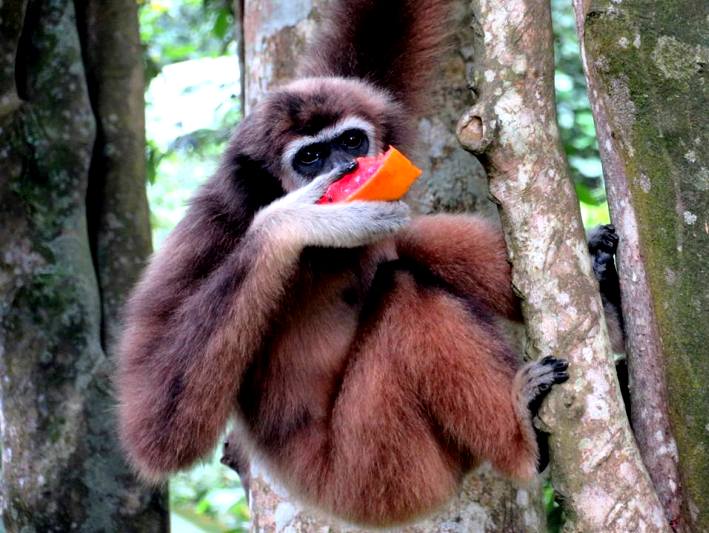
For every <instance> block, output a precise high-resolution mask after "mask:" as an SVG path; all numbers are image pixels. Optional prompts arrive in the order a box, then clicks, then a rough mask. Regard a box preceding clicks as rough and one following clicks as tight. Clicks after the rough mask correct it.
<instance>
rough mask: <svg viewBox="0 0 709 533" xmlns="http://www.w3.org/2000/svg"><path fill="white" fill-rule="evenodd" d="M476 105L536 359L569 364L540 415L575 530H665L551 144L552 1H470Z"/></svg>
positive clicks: (564, 176) (555, 142)
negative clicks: (475, 29) (476, 55)
mask: <svg viewBox="0 0 709 533" xmlns="http://www.w3.org/2000/svg"><path fill="white" fill-rule="evenodd" d="M474 5H475V6H476V9H477V10H478V14H479V20H480V26H481V33H482V35H483V41H484V59H483V66H482V68H481V70H480V72H481V75H480V76H478V77H477V80H478V83H479V87H478V93H479V94H480V100H479V101H478V102H477V103H476V105H475V106H474V107H473V108H472V109H471V110H470V111H469V112H468V113H467V114H466V115H465V116H464V117H463V118H462V119H461V122H460V125H459V138H460V139H461V142H462V143H463V144H464V145H465V146H467V147H468V148H470V149H471V150H472V151H474V152H475V153H478V154H480V155H481V156H482V157H483V158H484V164H485V167H486V170H487V171H488V176H489V178H490V188H491V192H492V194H493V195H494V197H495V198H496V199H497V201H498V202H499V203H500V213H501V218H502V222H503V227H504V229H505V234H506V237H507V243H508V248H509V252H510V257H511V259H512V263H513V283H514V286H515V288H516V290H517V291H518V293H519V295H520V296H521V298H522V302H523V313H524V316H525V321H526V324H527V334H528V339H529V343H528V351H529V355H530V356H531V357H534V358H537V357H539V356H542V355H544V356H545V355H557V356H561V357H565V358H568V360H569V362H570V367H569V372H570V374H571V379H570V380H569V381H568V382H567V383H566V384H564V385H562V386H557V387H556V388H555V389H554V390H553V391H552V393H551V394H550V397H549V399H548V401H547V402H546V404H545V405H544V407H543V409H542V413H541V416H540V418H541V420H542V423H543V424H544V425H545V426H546V427H547V428H548V429H549V430H550V431H551V433H552V434H551V436H550V452H551V456H552V481H553V483H554V487H555V488H556V489H557V490H558V491H559V493H560V494H561V496H562V498H563V503H564V511H565V514H566V528H567V530H570V531H619V532H620V531H622V532H626V531H646V530H647V531H664V530H667V529H668V526H667V523H666V521H665V519H664V516H663V513H662V507H661V505H660V502H659V501H658V498H657V495H656V494H655V492H654V490H653V487H652V484H651V482H650V479H649V477H648V474H647V472H646V471H645V469H644V467H643V464H642V461H641V460H640V456H639V454H638V451H637V448H636V447H635V443H634V439H633V435H632V433H631V431H630V427H629V425H628V422H627V418H626V416H625V411H624V408H623V402H622V399H621V395H620V391H619V387H618V384H617V380H616V376H615V372H614V368H613V366H612V363H611V359H610V353H609V352H610V346H609V340H608V334H607V331H606V326H605V323H604V321H603V318H602V306H601V302H600V299H599V295H598V285H597V283H596V281H595V279H593V276H592V275H591V269H590V259H589V257H588V253H587V249H586V243H585V239H584V234H583V228H582V225H581V218H580V213H579V207H578V200H577V198H576V195H575V193H574V189H573V185H572V183H571V180H570V178H569V173H568V169H567V166H566V162H565V160H564V156H563V152H562V150H561V147H560V143H559V138H558V128H557V124H556V113H555V105H554V84H553V80H554V67H553V48H552V31H551V17H550V11H549V2H548V0H500V1H495V2H493V1H492V0H477V1H475V2H474Z"/></svg>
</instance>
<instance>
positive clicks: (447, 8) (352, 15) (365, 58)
mask: <svg viewBox="0 0 709 533" xmlns="http://www.w3.org/2000/svg"><path fill="white" fill-rule="evenodd" d="M450 4H451V2H450V0H334V1H333V2H332V3H331V4H330V5H329V6H328V7H327V8H326V11H325V13H324V15H323V20H322V21H321V23H320V26H319V29H318V30H317V31H316V35H315V38H314V39H313V41H312V43H311V46H310V48H309V49H308V52H307V53H306V55H305V57H304V59H303V62H302V63H301V68H300V74H302V75H304V76H341V77H346V78H352V77H353V78H360V79H363V80H365V81H368V82H370V83H372V84H373V85H375V86H376V87H379V88H380V89H384V90H385V91H388V92H389V93H390V94H391V95H392V96H393V97H394V98H396V99H397V100H398V101H399V102H401V103H402V104H404V106H406V108H407V111H409V112H412V113H414V114H419V113H420V112H421V110H422V109H421V107H422V105H423V102H422V98H423V97H424V96H425V95H426V92H427V88H428V82H429V80H430V79H431V77H432V76H433V75H434V74H435V72H436V66H437V64H438V63H439V60H440V57H441V55H442V54H443V53H445V50H446V49H447V47H448V46H449V44H450V37H451V26H452V25H451V23H450V21H451V5H450Z"/></svg>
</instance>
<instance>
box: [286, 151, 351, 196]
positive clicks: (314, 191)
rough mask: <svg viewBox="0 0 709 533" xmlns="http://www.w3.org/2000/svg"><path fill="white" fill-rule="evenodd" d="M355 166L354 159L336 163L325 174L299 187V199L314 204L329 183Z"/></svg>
mask: <svg viewBox="0 0 709 533" xmlns="http://www.w3.org/2000/svg"><path fill="white" fill-rule="evenodd" d="M356 168H357V161H354V160H352V161H348V162H347V163H343V164H341V165H337V166H336V167H335V168H333V169H332V170H331V171H329V172H328V173H327V174H321V175H320V176H318V177H317V178H315V179H314V180H313V181H311V182H310V183H309V184H308V185H306V186H305V187H303V188H301V189H299V190H298V191H297V192H301V191H302V193H301V196H300V198H299V199H300V200H301V201H303V202H305V203H309V204H314V203H315V202H317V201H318V200H319V199H320V198H321V197H322V195H323V194H325V191H327V188H328V187H329V186H330V185H332V184H333V183H335V182H336V181H337V180H339V179H340V178H342V176H344V175H345V174H349V173H350V172H352V171H353V170H354V169H356Z"/></svg>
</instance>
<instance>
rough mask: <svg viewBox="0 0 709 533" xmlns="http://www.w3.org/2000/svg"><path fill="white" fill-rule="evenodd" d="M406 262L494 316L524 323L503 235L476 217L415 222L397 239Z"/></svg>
mask: <svg viewBox="0 0 709 533" xmlns="http://www.w3.org/2000/svg"><path fill="white" fill-rule="evenodd" d="M396 242H397V251H398V253H399V256H400V257H401V258H402V259H403V260H409V261H412V262H414V263H416V264H419V265H422V266H423V267H425V268H426V269H428V270H430V272H431V273H432V274H433V275H434V276H435V277H437V278H439V279H440V280H442V281H443V282H444V283H446V284H447V285H449V286H450V287H451V288H452V289H453V290H454V291H455V292H457V293H459V294H461V295H472V296H474V297H475V299H476V300H478V301H480V302H481V303H482V304H484V305H485V306H486V307H487V308H488V309H490V310H491V311H492V312H494V313H498V314H501V315H502V316H504V317H506V318H509V319H511V320H518V321H520V320H521V319H522V316H521V312H520V305H519V300H518V299H517V297H516V296H515V294H514V293H513V292H512V274H511V267H510V264H509V261H508V260H507V249H506V248H505V240H504V238H503V236H502V232H501V231H500V230H499V229H498V228H496V227H495V226H494V225H493V224H492V223H491V222H489V221H487V220H485V219H483V218H480V217H476V216H472V215H449V214H439V215H430V216H424V217H419V218H415V219H413V220H412V222H411V224H410V225H409V226H408V227H406V228H404V230H402V231H401V232H399V233H398V234H397V235H396Z"/></svg>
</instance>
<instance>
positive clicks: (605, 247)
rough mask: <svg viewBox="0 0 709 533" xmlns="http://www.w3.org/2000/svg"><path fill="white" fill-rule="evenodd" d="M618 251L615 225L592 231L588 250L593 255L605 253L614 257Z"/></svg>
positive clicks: (607, 225) (599, 227)
mask: <svg viewBox="0 0 709 533" xmlns="http://www.w3.org/2000/svg"><path fill="white" fill-rule="evenodd" d="M617 249H618V234H617V233H616V231H615V226H614V225H613V224H606V225H605V226H598V227H597V228H594V229H593V231H591V235H590V236H589V238H588V250H589V251H590V252H591V253H592V254H594V255H595V254H597V253H598V252H604V253H606V254H610V255H613V254H615V252H616V250H617Z"/></svg>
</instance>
